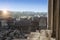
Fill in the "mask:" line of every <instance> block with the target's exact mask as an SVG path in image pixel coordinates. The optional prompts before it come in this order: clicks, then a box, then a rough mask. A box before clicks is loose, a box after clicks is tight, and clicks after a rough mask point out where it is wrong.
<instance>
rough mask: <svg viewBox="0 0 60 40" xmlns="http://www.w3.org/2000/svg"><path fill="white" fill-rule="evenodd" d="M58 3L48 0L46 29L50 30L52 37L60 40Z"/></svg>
mask: <svg viewBox="0 0 60 40" xmlns="http://www.w3.org/2000/svg"><path fill="white" fill-rule="evenodd" d="M59 2H60V1H59V0H49V6H48V9H49V10H48V29H52V32H53V33H52V34H53V35H52V36H53V37H55V36H56V40H60V38H59V37H60V12H59V10H60V3H59Z"/></svg>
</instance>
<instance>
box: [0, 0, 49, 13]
mask: <svg viewBox="0 0 60 40" xmlns="http://www.w3.org/2000/svg"><path fill="white" fill-rule="evenodd" d="M0 10H8V11H18V12H23V11H31V12H48V0H0Z"/></svg>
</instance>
